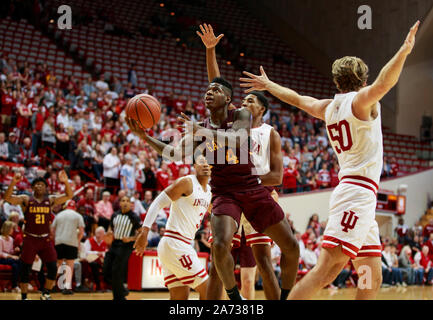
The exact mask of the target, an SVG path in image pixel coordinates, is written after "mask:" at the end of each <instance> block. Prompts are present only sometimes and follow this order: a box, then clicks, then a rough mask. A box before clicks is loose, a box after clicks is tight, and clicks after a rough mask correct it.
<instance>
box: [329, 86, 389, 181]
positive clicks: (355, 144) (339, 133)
mask: <svg viewBox="0 0 433 320" xmlns="http://www.w3.org/2000/svg"><path fill="white" fill-rule="evenodd" d="M356 94H357V92H349V93H346V94H336V95H335V97H334V100H333V101H332V102H331V103H330V104H329V105H328V107H327V108H326V112H325V121H326V128H327V132H328V137H329V141H330V143H331V145H332V148H333V149H334V152H335V154H336V155H337V157H338V163H339V165H340V172H339V175H338V176H339V179H340V181H341V180H342V179H349V180H350V179H351V178H350V177H352V178H355V179H356V177H358V180H359V177H361V180H364V181H372V182H374V183H375V184H376V186H377V185H378V184H379V180H380V175H381V172H382V165H383V144H382V128H381V117H380V103H379V102H378V103H377V105H376V110H377V113H378V115H377V117H376V119H374V120H372V121H362V120H359V119H357V118H356V117H355V116H354V115H353V113H352V102H353V99H354V98H355V96H356ZM365 178H367V179H365Z"/></svg>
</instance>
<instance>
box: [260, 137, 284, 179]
mask: <svg viewBox="0 0 433 320" xmlns="http://www.w3.org/2000/svg"><path fill="white" fill-rule="evenodd" d="M269 159H270V163H269V165H270V171H269V172H268V173H267V174H265V175H262V176H260V180H261V181H262V185H264V186H279V185H280V184H281V183H283V154H282V152H281V137H280V135H279V133H278V132H277V131H276V130H274V129H272V130H271V137H270V154H269Z"/></svg>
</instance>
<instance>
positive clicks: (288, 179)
mask: <svg viewBox="0 0 433 320" xmlns="http://www.w3.org/2000/svg"><path fill="white" fill-rule="evenodd" d="M300 178H301V176H300V175H299V172H298V170H296V169H295V166H294V164H293V163H292V162H291V163H289V166H288V167H287V168H285V169H284V171H283V193H285V194H287V193H294V192H296V188H297V181H299V180H300Z"/></svg>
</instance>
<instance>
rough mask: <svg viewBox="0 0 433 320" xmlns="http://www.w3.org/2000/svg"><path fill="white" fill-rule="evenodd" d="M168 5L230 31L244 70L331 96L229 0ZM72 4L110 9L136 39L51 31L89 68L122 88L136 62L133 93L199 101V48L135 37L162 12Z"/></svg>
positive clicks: (93, 27) (328, 85)
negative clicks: (148, 91) (276, 58)
mask: <svg viewBox="0 0 433 320" xmlns="http://www.w3.org/2000/svg"><path fill="white" fill-rule="evenodd" d="M60 2H61V1H60V0H51V1H50V2H49V3H50V4H52V5H53V6H55V5H58V4H60ZM171 3H172V4H175V5H176V7H178V8H183V9H185V10H188V13H189V14H191V15H194V16H195V17H200V20H202V21H209V22H212V23H213V22H215V23H216V24H217V25H219V26H221V27H224V28H227V29H230V31H231V32H232V33H234V34H235V35H236V37H237V38H238V39H244V40H243V42H245V44H246V45H247V46H248V52H250V54H249V55H247V54H245V56H244V57H243V58H241V61H242V62H243V63H244V64H245V66H246V67H247V68H248V69H250V70H258V66H259V65H263V66H264V67H265V68H266V70H267V72H268V75H269V76H270V77H271V78H272V79H274V80H275V81H277V82H280V83H282V84H283V85H287V86H291V87H292V88H294V89H295V90H298V91H299V92H300V93H302V94H310V95H314V96H316V97H318V98H321V97H329V96H332V95H333V93H334V91H335V89H334V85H333V84H332V82H331V81H329V79H327V78H325V77H323V76H322V75H320V74H319V73H318V72H317V71H316V70H315V69H314V68H312V67H311V66H310V65H308V64H307V63H306V62H305V61H304V60H303V59H302V58H300V57H298V56H297V55H296V54H295V53H294V52H293V51H292V50H291V49H290V48H288V47H287V46H285V45H284V44H283V43H282V42H281V41H280V40H279V39H278V37H277V36H275V35H274V34H272V33H270V32H269V31H267V30H266V28H264V27H263V25H262V24H261V23H260V22H259V21H256V20H255V19H254V18H252V17H251V15H250V14H249V13H248V12H246V11H245V9H243V8H241V7H239V5H238V4H236V3H233V2H231V1H223V3H222V4H220V3H218V5H216V4H212V3H209V2H207V3H206V5H205V6H204V7H198V6H193V5H190V4H187V3H185V2H182V1H171ZM73 5H74V6H76V7H78V8H79V9H80V11H82V12H91V13H96V12H107V11H109V10H110V8H113V7H114V8H116V12H115V14H116V19H115V21H116V22H119V21H122V23H121V24H120V25H121V26H122V27H125V28H126V29H127V30H129V31H130V32H133V33H134V35H135V37H136V38H135V39H133V40H132V39H128V38H124V37H123V38H122V37H118V36H112V35H108V34H105V33H104V32H103V30H104V22H103V21H102V20H95V21H94V22H92V23H90V24H88V25H79V26H74V28H73V29H72V30H58V31H57V33H58V36H61V37H62V38H63V39H64V40H65V41H66V42H68V43H70V44H71V45H72V46H73V47H74V48H77V50H78V52H79V54H80V55H82V56H83V57H85V58H86V59H87V61H88V62H89V63H94V65H95V66H96V67H97V69H100V70H101V71H102V72H104V73H106V75H107V76H108V75H115V76H117V77H118V78H119V79H120V80H121V81H122V82H123V83H126V80H127V72H128V70H129V66H130V64H131V63H136V64H137V71H138V72H137V73H138V78H139V79H138V80H139V86H138V88H139V89H143V88H144V86H145V85H151V86H152V87H153V89H154V90H155V94H156V95H157V96H158V95H159V96H163V95H165V94H167V93H169V92H170V91H174V92H175V93H178V94H181V93H182V94H185V95H187V96H188V95H189V96H191V98H192V100H193V101H197V100H199V99H200V98H201V96H202V94H203V89H204V88H205V85H206V83H207V74H206V64H205V63H206V61H205V51H204V50H203V48H188V49H185V48H183V47H182V46H180V45H179V44H178V43H177V42H176V39H175V38H173V37H169V38H166V39H164V40H158V39H151V38H148V37H143V36H141V35H140V34H139V33H138V28H139V26H140V25H144V26H150V24H151V21H150V20H151V19H150V18H151V17H152V15H154V14H155V13H158V12H161V13H162V12H163V10H164V8H163V7H161V6H160V4H159V2H149V1H146V2H140V1H130V2H127V4H125V2H122V5H120V2H119V0H113V1H111V2H109V3H108V2H104V1H102V0H99V1H76V2H74V4H73ZM221 6H224V8H225V10H223V11H221V10H220V8H221ZM227 8H230V9H227ZM117 9H119V11H117ZM98 10H99V11H98ZM123 21H124V23H123ZM124 24H127V25H126V26H124ZM216 32H217V31H216ZM275 52H284V54H285V56H286V57H288V58H290V59H291V60H292V61H293V63H292V65H290V66H289V65H287V64H284V63H281V62H276V63H275V64H274V63H273V62H272V54H273V53H275ZM219 64H220V70H221V73H222V75H223V76H224V77H226V78H227V79H228V80H229V81H231V82H233V84H234V86H235V90H234V101H235V102H237V103H239V102H240V99H241V96H242V90H241V88H240V87H239V86H238V84H239V81H238V78H239V77H240V76H241V70H236V69H235V67H234V66H233V65H228V64H226V63H225V61H223V60H222V59H219Z"/></svg>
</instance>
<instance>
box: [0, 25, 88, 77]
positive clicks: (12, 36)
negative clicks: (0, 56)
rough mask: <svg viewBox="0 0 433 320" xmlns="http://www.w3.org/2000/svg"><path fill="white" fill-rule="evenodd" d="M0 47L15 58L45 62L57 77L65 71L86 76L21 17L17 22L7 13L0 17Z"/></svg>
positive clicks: (30, 61) (67, 73)
mask: <svg viewBox="0 0 433 320" xmlns="http://www.w3.org/2000/svg"><path fill="white" fill-rule="evenodd" d="M0 51H2V52H5V53H7V54H8V56H9V57H10V58H12V59H16V60H17V61H27V62H29V63H30V64H36V63H38V62H42V63H46V64H47V65H48V66H49V68H50V69H52V70H54V71H55V74H56V76H57V77H58V78H59V79H61V78H62V77H63V76H66V75H74V76H75V77H76V78H77V79H83V78H85V77H86V76H89V74H88V73H86V72H85V71H84V70H83V68H82V67H81V66H80V65H78V64H76V63H74V60H73V59H72V58H71V57H69V56H68V54H67V53H66V52H64V51H63V50H61V49H59V48H58V47H57V46H56V45H55V44H54V43H53V42H52V41H51V40H50V39H49V38H48V37H46V36H44V35H43V34H42V33H41V32H40V31H39V30H36V29H35V27H34V26H32V25H31V24H29V23H28V22H27V21H26V20H24V19H22V20H20V21H19V22H17V21H13V20H12V19H11V18H10V17H7V18H5V19H3V20H0Z"/></svg>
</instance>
